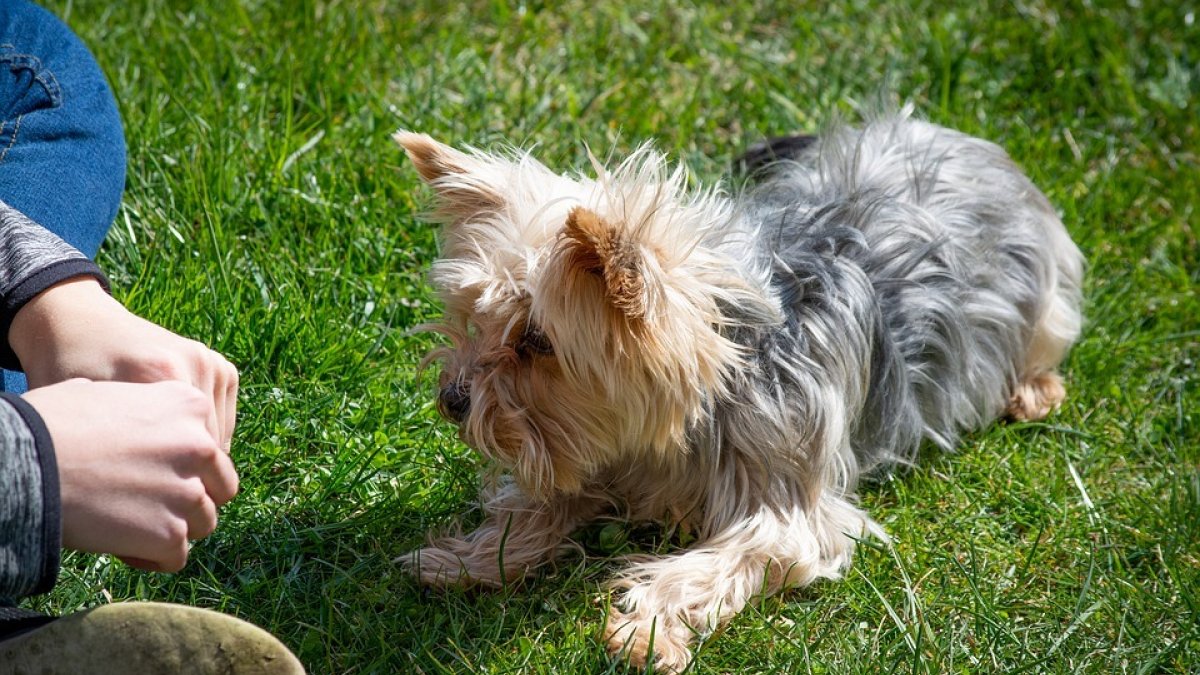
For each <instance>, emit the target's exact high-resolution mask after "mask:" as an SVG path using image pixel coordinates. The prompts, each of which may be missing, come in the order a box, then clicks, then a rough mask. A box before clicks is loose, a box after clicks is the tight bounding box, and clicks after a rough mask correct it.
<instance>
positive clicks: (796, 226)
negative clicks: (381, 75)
mask: <svg viewBox="0 0 1200 675" xmlns="http://www.w3.org/2000/svg"><path fill="white" fill-rule="evenodd" d="M395 138H396V141H397V142H399V143H400V145H401V146H403V147H404V149H405V150H406V151H407V153H408V156H409V158H410V159H411V160H412V162H413V164H414V165H415V166H416V169H417V171H418V172H419V173H420V175H421V178H422V179H424V181H425V182H427V183H428V184H429V185H430V186H431V187H432V190H433V192H434V193H435V194H436V207H435V209H434V210H433V212H432V217H433V219H434V220H436V221H438V222H440V223H441V224H442V225H443V228H444V229H443V230H442V237H441V257H440V259H439V260H437V262H435V263H434V265H433V269H432V273H431V281H432V284H433V286H434V287H435V288H436V289H437V291H438V293H439V296H440V299H441V300H442V301H443V302H444V304H445V313H444V320H443V321H442V322H441V323H439V324H438V325H436V326H430V327H429V328H430V329H432V330H435V331H437V332H439V333H442V334H443V335H444V336H445V338H446V339H447V342H448V344H447V345H446V346H445V347H442V348H440V349H436V350H434V351H433V352H432V353H431V354H430V355H429V359H430V360H432V361H440V362H441V364H442V372H441V376H440V382H439V395H438V408H439V410H440V411H441V413H442V414H443V415H444V416H445V417H447V418H448V419H450V420H451V421H453V422H454V423H455V424H457V425H458V427H459V430H460V432H461V436H462V438H463V440H464V441H465V442H466V443H467V444H468V445H470V446H471V447H472V448H474V449H475V450H476V451H478V452H479V453H481V454H482V455H483V456H484V457H485V458H487V459H488V460H490V462H491V464H492V465H494V466H496V467H498V469H499V470H498V471H497V472H496V474H495V475H493V476H492V477H491V478H489V479H488V480H486V481H485V487H484V489H483V491H482V494H481V500H482V510H483V513H484V521H483V523H482V524H481V525H480V526H479V528H478V529H476V530H475V531H473V532H471V533H470V534H465V535H453V536H447V537H445V538H440V539H436V540H433V541H431V542H430V544H429V546H428V547H427V548H424V549H421V550H419V551H415V552H413V553H411V554H409V555H408V556H406V557H405V559H404V560H405V562H406V564H407V565H409V566H411V567H412V568H413V569H414V571H415V572H416V573H418V574H419V575H420V578H421V580H422V582H423V583H426V584H431V585H436V586H447V585H458V586H470V585H482V586H501V585H503V584H507V583H509V582H513V581H517V580H521V579H523V578H525V577H527V576H529V575H530V574H531V573H532V572H533V571H534V570H535V569H536V568H538V566H539V565H542V564H544V563H547V562H548V561H551V560H553V559H554V558H555V557H556V555H558V554H559V553H561V552H562V551H564V550H566V549H567V548H569V546H570V540H569V536H570V535H571V534H572V532H573V531H574V530H576V529H577V528H579V527H580V526H582V525H583V524H585V523H587V522H589V521H592V520H595V519H597V518H600V517H604V516H610V515H613V514H616V515H618V516H619V517H623V518H627V519H630V520H633V521H665V522H668V523H672V524H675V525H679V526H682V527H685V528H688V529H689V531H690V532H691V534H692V535H693V538H694V543H692V544H690V545H688V546H686V548H684V549H683V550H679V551H677V552H673V553H670V554H667V555H641V556H634V557H631V558H630V559H629V561H628V562H629V565H628V567H626V568H625V569H624V570H623V571H622V572H621V573H620V574H619V576H618V577H617V578H616V579H615V580H614V581H613V586H614V587H615V588H616V589H618V590H619V591H620V595H619V597H618V598H616V599H615V601H614V603H613V606H612V609H611V611H610V613H609V615H608V619H607V625H606V627H605V630H604V640H605V641H606V644H607V649H608V651H609V652H610V653H611V654H612V655H614V656H616V657H624V658H627V659H628V661H629V663H630V664H631V665H633V666H635V667H639V668H641V667H645V666H646V665H647V664H652V665H653V667H654V668H655V669H657V670H659V671H662V672H676V671H680V670H683V669H684V668H685V667H687V665H688V664H689V663H690V662H691V658H692V655H691V651H690V645H691V643H692V642H694V641H695V640H697V639H699V638H703V637H705V636H707V635H709V634H710V633H712V632H713V631H714V630H716V629H718V628H719V627H721V626H723V625H724V624H726V623H727V622H728V621H729V620H730V619H731V618H732V617H733V616H734V615H736V614H737V613H738V612H739V611H740V610H741V609H742V608H743V607H745V605H746V603H747V602H749V601H750V600H752V599H754V598H756V597H762V596H765V595H770V594H773V593H777V592H779V591H781V590H783V589H787V588H793V587H797V586H803V585H805V584H808V583H811V582H812V581H813V580H815V579H819V578H826V579H832V578H837V577H839V576H840V575H841V574H842V572H843V571H844V570H846V568H847V567H848V565H849V564H850V560H851V555H852V553H853V551H854V546H855V542H856V540H857V539H859V538H863V537H866V536H874V537H879V538H882V539H885V540H886V534H885V533H884V532H883V530H882V529H881V528H880V527H879V525H877V524H876V523H875V522H873V521H872V520H871V518H870V517H869V516H868V515H867V513H865V512H864V511H863V510H862V509H860V508H859V507H858V506H857V499H856V497H855V494H854V491H855V488H856V484H857V482H858V480H859V477H860V475H863V474H864V472H867V471H870V470H872V469H873V468H875V467H880V466H887V465H894V464H896V463H907V462H911V461H912V460H913V458H914V456H915V453H916V451H917V448H918V446H919V445H920V444H921V443H922V441H923V440H925V439H928V440H930V441H932V442H933V443H934V444H936V445H938V446H941V447H944V448H950V447H951V446H953V445H954V444H955V441H956V439H957V438H958V436H959V434H960V433H961V432H963V431H965V430H971V429H978V428H980V427H982V426H984V425H986V424H987V423H989V422H991V421H992V420H994V419H996V418H998V417H1001V416H1008V417H1011V418H1016V419H1019V420H1033V419H1039V418H1042V417H1044V416H1045V415H1046V414H1048V413H1049V412H1050V411H1051V410H1053V409H1054V408H1055V407H1056V406H1058V405H1059V404H1060V403H1061V401H1062V400H1063V397H1064V395H1065V391H1064V389H1063V384H1062V378H1061V376H1060V375H1059V373H1058V372H1057V370H1056V369H1057V368H1058V366H1059V364H1060V362H1061V361H1062V360H1063V358H1064V356H1065V355H1066V354H1067V351H1068V349H1069V348H1070V347H1071V345H1072V343H1073V342H1074V341H1075V339H1076V337H1077V336H1078V335H1079V330H1080V322H1081V314H1080V302H1081V292H1080V284H1081V276H1082V267H1083V260H1082V257H1081V255H1080V252H1079V249H1078V248H1077V247H1076V246H1075V244H1074V243H1073V242H1072V241H1071V239H1070V237H1069V235H1068V234H1067V231H1066V229H1065V228H1064V227H1063V224H1062V222H1061V220H1060V219H1059V217H1058V216H1057V215H1056V214H1055V211H1054V209H1053V207H1051V205H1050V203H1049V202H1048V201H1047V199H1046V198H1045V196H1043V195H1042V193H1041V192H1039V191H1038V189H1037V188H1036V187H1034V185H1033V184H1032V183H1031V182H1030V181H1029V179H1028V178H1026V176H1025V175H1023V174H1022V173H1021V171H1020V170H1019V169H1018V168H1017V166H1016V165H1015V164H1014V163H1013V161H1012V160H1011V159H1010V158H1009V157H1008V155H1007V154H1006V153H1005V152H1004V151H1003V150H1002V149H1001V148H999V147H998V146H996V145H994V144H992V143H990V142H988V141H984V140H980V139H978V138H973V137H971V136H967V135H965V134H963V133H960V132H957V131H953V130H950V129H946V128H943V127H939V126H936V125H933V124H930V123H927V122H922V121H918V120H916V119H913V118H912V116H911V115H910V114H909V113H908V112H907V111H905V112H901V113H898V114H890V115H886V116H880V117H878V118H876V119H873V120H869V121H868V122H867V123H866V124H865V125H864V126H863V127H862V128H859V129H856V128H851V127H839V128H834V129H831V130H830V131H829V132H828V133H827V134H825V135H823V136H822V137H821V138H819V139H813V138H810V137H791V138H787V137H785V138H780V139H774V140H772V141H770V142H767V143H766V144H764V145H761V146H759V147H758V148H755V149H754V150H752V151H751V152H749V153H748V154H747V155H746V157H745V158H744V160H743V164H744V165H745V166H746V168H747V169H748V170H749V171H750V173H751V174H752V175H753V176H755V177H756V178H757V181H753V182H752V184H751V185H749V186H748V187H746V188H743V189H738V190H736V191H731V192H732V193H730V192H726V191H723V190H721V189H702V190H697V189H693V188H692V187H691V186H690V185H689V178H688V174H687V173H686V171H685V170H684V169H683V168H680V167H673V166H671V165H670V164H668V162H667V160H666V159H665V158H664V157H663V156H662V155H661V154H660V153H658V152H656V151H654V150H652V149H650V148H649V147H642V148H640V149H638V150H636V151H635V152H633V153H632V155H631V156H630V157H629V158H628V159H627V160H625V161H624V162H622V163H620V164H619V165H618V166H616V167H615V168H614V169H612V170H609V169H606V168H604V167H603V166H601V164H600V163H599V162H598V161H597V160H596V159H595V158H593V159H592V165H593V166H592V169H593V171H594V173H595V175H594V176H588V175H582V174H581V175H572V176H563V175H558V174H556V173H554V172H552V171H550V170H549V169H547V168H546V167H545V166H544V165H542V164H541V163H539V162H538V161H536V160H534V159H533V158H532V157H531V156H529V155H528V154H524V153H519V152H515V151H514V152H505V153H500V154H492V153H487V152H482V151H478V150H470V151H469V152H460V151H457V150H454V149H452V148H450V147H447V146H445V145H442V144H440V143H438V142H436V141H434V140H433V139H431V138H430V137H429V136H425V135H422V134H415V133H407V132H400V133H398V134H396V137H395Z"/></svg>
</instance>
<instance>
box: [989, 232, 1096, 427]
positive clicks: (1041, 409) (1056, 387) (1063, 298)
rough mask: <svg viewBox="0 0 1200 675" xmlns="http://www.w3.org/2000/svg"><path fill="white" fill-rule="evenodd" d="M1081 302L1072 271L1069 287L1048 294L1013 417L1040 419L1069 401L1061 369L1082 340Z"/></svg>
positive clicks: (1010, 413) (1011, 410) (1014, 398)
mask: <svg viewBox="0 0 1200 675" xmlns="http://www.w3.org/2000/svg"><path fill="white" fill-rule="evenodd" d="M1072 249H1073V247H1072ZM1060 264H1061V261H1060ZM1060 274H1061V272H1060ZM1079 302H1080V301H1079V290H1078V280H1077V277H1076V278H1075V279H1072V278H1071V277H1070V275H1069V272H1068V276H1067V278H1066V284H1065V285H1062V286H1058V287H1055V288H1054V289H1053V290H1052V291H1051V292H1049V293H1047V296H1046V299H1045V306H1044V309H1043V310H1042V313H1041V316H1040V317H1038V320H1037V323H1036V324H1034V327H1033V337H1032V338H1031V339H1030V341H1029V349H1028V351H1027V352H1026V354H1025V364H1024V368H1023V369H1022V372H1021V376H1020V381H1019V382H1017V386H1016V388H1015V389H1014V390H1013V393H1012V397H1011V398H1010V399H1009V403H1008V408H1007V409H1006V411H1005V412H1006V414H1007V415H1008V416H1009V417H1011V418H1013V419H1016V420H1021V421H1032V420H1040V419H1042V418H1044V417H1045V416H1046V415H1049V414H1050V413H1051V412H1052V411H1053V410H1054V409H1055V408H1057V407H1058V406H1060V405H1062V402H1063V400H1064V399H1066V396H1067V390H1066V388H1064V387H1063V379H1062V376H1061V375H1059V374H1058V367H1059V364H1061V363H1062V361H1063V359H1065V358H1066V356H1067V352H1068V351H1070V349H1071V345H1072V344H1074V342H1075V340H1076V338H1078V337H1079V331H1080V324H1081V323H1082V317H1081V315H1080V312H1079Z"/></svg>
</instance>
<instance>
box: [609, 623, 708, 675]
mask: <svg viewBox="0 0 1200 675" xmlns="http://www.w3.org/2000/svg"><path fill="white" fill-rule="evenodd" d="M692 637H693V633H692V631H691V629H689V628H688V627H687V626H686V625H684V624H682V623H681V622H680V621H679V620H677V619H669V618H665V617H661V616H652V615H648V614H643V613H641V612H637V611H633V612H630V613H628V614H626V613H624V612H621V611H619V610H617V609H616V608H615V607H614V608H612V609H611V610H609V613H608V623H607V625H605V627H604V641H605V643H606V644H605V647H606V648H607V649H608V654H609V656H611V657H613V658H614V659H618V660H621V661H625V662H627V663H628V664H629V665H630V666H631V667H632V668H636V669H637V670H639V671H640V670H645V668H646V664H648V663H653V664H654V670H656V671H657V672H660V673H680V672H683V670H684V669H685V668H687V667H688V664H689V663H691V661H692V652H691V651H690V650H689V649H688V643H689V642H691V640H692Z"/></svg>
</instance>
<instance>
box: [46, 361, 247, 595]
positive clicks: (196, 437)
mask: <svg viewBox="0 0 1200 675" xmlns="http://www.w3.org/2000/svg"><path fill="white" fill-rule="evenodd" d="M24 399H25V400H26V401H27V402H28V403H29V404H30V405H31V406H33V408H34V410H36V411H37V412H38V414H39V415H40V416H41V418H42V420H43V422H45V424H46V428H47V429H48V430H49V432H50V438H51V440H52V442H53V443H54V450H55V459H56V460H57V463H58V480H59V493H60V495H61V502H62V518H63V521H62V522H63V525H62V537H63V546H64V547H66V548H70V549H75V550H79V551H88V552H92V553H112V554H115V555H116V556H118V557H119V558H121V559H122V560H124V561H125V562H126V563H127V564H129V565H131V566H133V567H137V568H139V569H144V570H150V571H156V572H175V571H178V570H180V569H182V568H183V566H184V564H185V563H186V562H187V556H188V541H189V540H195V539H203V538H204V537H207V536H208V535H210V534H212V532H213V530H214V529H215V528H216V526H217V507H219V506H221V505H223V504H225V503H226V502H228V501H229V500H230V499H233V496H234V495H235V494H237V490H238V476H237V471H236V470H235V469H234V466H233V462H232V460H230V458H229V455H228V454H226V453H225V452H223V451H222V449H221V447H220V446H219V445H218V444H217V442H216V441H215V440H214V439H213V437H212V435H211V434H210V433H209V430H208V428H207V420H208V419H209V418H210V417H211V415H212V403H211V401H210V399H209V398H208V396H207V395H205V394H204V393H203V392H201V391H199V390H198V389H196V388H195V387H192V386H191V385H188V384H185V383H183V382H178V381H167V382H159V383H154V384H129V383H123V382H90V381H88V380H82V379H74V380H68V381H66V382H61V383H57V384H53V385H48V386H45V387H39V388H37V389H32V390H30V391H29V392H28V393H26V394H25V395H24Z"/></svg>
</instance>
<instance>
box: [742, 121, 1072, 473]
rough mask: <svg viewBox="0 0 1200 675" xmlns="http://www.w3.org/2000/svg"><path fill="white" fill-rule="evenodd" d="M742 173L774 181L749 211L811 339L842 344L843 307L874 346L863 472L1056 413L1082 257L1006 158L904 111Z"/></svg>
mask: <svg viewBox="0 0 1200 675" xmlns="http://www.w3.org/2000/svg"><path fill="white" fill-rule="evenodd" d="M742 164H743V166H744V167H746V168H747V169H749V170H750V171H752V172H754V173H755V175H757V176H758V177H759V178H760V180H761V183H760V185H759V186H757V187H756V188H755V189H754V190H752V191H751V192H750V193H749V200H750V203H749V205H748V207H747V208H748V209H749V210H750V213H751V214H752V218H753V220H755V221H757V222H758V223H759V226H760V228H761V234H760V236H759V238H758V239H759V240H760V241H762V242H764V244H765V246H766V247H767V248H768V249H770V251H769V252H770V255H772V256H773V257H774V259H775V261H776V263H775V270H774V282H775V287H776V289H777V291H778V292H779V294H780V296H781V298H782V299H783V301H784V302H783V304H784V306H785V308H786V309H788V310H790V311H791V312H792V314H793V316H792V323H793V328H794V329H795V330H796V331H799V333H801V334H803V333H807V334H809V335H810V336H811V335H812V332H813V330H814V328H813V327H814V325H816V326H819V325H820V323H821V321H822V319H823V318H828V319H829V320H830V324H829V329H830V331H842V332H844V331H845V330H846V328H845V325H844V323H843V322H844V321H845V320H846V319H847V318H848V317H846V316H844V315H842V316H838V317H836V318H834V317H830V316H828V315H829V312H830V308H831V306H832V305H835V304H837V303H841V306H842V307H843V314H844V310H845V308H847V307H849V306H854V307H857V308H858V309H857V310H855V313H856V323H857V324H858V325H860V326H862V330H863V331H864V333H866V334H870V335H869V340H870V349H871V350H872V355H871V357H870V359H869V362H870V373H869V380H868V382H867V383H866V385H867V386H866V391H865V392H864V394H863V399H862V400H863V407H862V410H861V414H860V415H858V416H857V420H858V427H857V428H856V429H855V433H854V437H855V440H854V445H855V451H856V454H857V455H858V458H859V461H860V464H864V463H865V464H871V463H874V461H875V460H878V459H882V458H883V457H884V456H886V455H892V456H893V457H894V458H899V459H903V458H905V457H907V456H908V454H909V453H911V452H912V451H913V450H915V445H916V442H917V441H919V438H920V437H922V436H923V437H926V438H930V439H932V440H934V441H935V442H937V443H938V444H939V445H942V446H947V447H948V446H950V445H952V444H953V443H954V441H955V438H956V436H957V434H958V432H959V431H961V430H963V429H969V428H976V427H978V426H981V425H982V424H986V423H987V422H989V421H991V420H992V419H994V418H996V417H998V416H1000V415H1002V414H1005V413H1008V414H1011V415H1014V416H1017V417H1023V418H1033V417H1040V416H1042V415H1044V414H1045V413H1046V412H1048V410H1049V408H1050V407H1052V406H1053V405H1055V404H1057V402H1058V400H1056V399H1060V398H1061V383H1060V382H1059V381H1058V380H1057V376H1056V375H1055V374H1054V369H1055V368H1056V367H1057V365H1058V363H1059V362H1060V361H1061V359H1062V358H1063V357H1064V356H1065V354H1066V351H1067V350H1068V349H1069V347H1070V345H1071V343H1072V342H1073V341H1074V340H1075V338H1076V337H1077V335H1078V333H1079V326H1080V313H1079V304H1080V277H1081V275H1082V258H1081V255H1080V253H1079V250H1078V248H1077V247H1076V246H1075V245H1074V243H1073V242H1072V241H1071V240H1070V238H1069V236H1068V235H1067V233H1066V230H1065V228H1064V227H1063V225H1062V222H1061V221H1060V220H1059V218H1058V217H1057V215H1056V214H1055V213H1054V210H1053V209H1052V207H1051V206H1050V204H1049V202H1048V201H1047V200H1046V198H1045V197H1044V196H1043V195H1042V194H1041V192H1039V191H1038V190H1037V188H1036V187H1034V185H1033V184H1032V183H1031V182H1030V181H1029V179H1028V178H1026V177H1025V175H1024V174H1023V173H1021V171H1020V170H1019V169H1018V168H1017V167H1016V165H1015V164H1014V163H1013V162H1012V161H1011V160H1010V159H1009V157H1008V156H1007V154H1006V153H1005V152H1004V151H1003V150H1002V149H1000V148H999V147H998V146H996V145H994V144H992V143H990V142H987V141H983V140H980V139H977V138H973V137H970V136H967V135H965V134H962V133H960V132H957V131H953V130H949V129H945V128H942V127H938V126H935V125H932V124H929V123H925V122H920V121H916V120H911V119H908V118H907V117H906V116H905V115H897V116H890V117H884V118H880V119H877V120H874V121H872V122H870V123H869V124H867V125H866V126H865V127H864V128H862V129H861V130H856V129H851V128H841V129H837V130H834V131H832V132H831V133H829V134H827V135H825V136H823V137H822V138H820V139H819V140H812V137H799V138H798V139H792V140H788V139H787V138H777V139H773V140H772V141H771V142H769V143H767V144H764V145H762V146H760V147H757V148H754V149H753V151H752V152H751V153H750V154H748V155H747V156H746V157H745V158H744V159H743V161H742ZM823 275H836V276H837V277H838V279H836V280H833V279H828V280H827V281H828V283H821V280H822V278H823ZM831 293H832V294H835V295H838V296H840V298H838V299H837V303H831V296H830V295H829V294H831ZM855 294H857V296H858V297H853V296H854V295H855ZM871 324H874V325H871ZM808 342H809V344H810V345H811V344H812V343H813V340H811V339H810V340H809V341H808ZM840 344H841V345H842V346H841V347H840V348H844V346H845V341H842V342H841V343H840Z"/></svg>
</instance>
